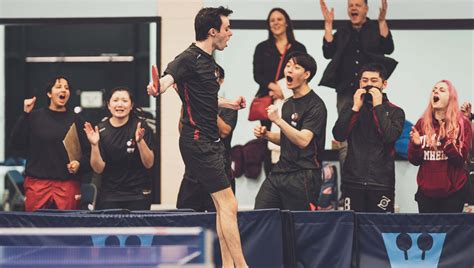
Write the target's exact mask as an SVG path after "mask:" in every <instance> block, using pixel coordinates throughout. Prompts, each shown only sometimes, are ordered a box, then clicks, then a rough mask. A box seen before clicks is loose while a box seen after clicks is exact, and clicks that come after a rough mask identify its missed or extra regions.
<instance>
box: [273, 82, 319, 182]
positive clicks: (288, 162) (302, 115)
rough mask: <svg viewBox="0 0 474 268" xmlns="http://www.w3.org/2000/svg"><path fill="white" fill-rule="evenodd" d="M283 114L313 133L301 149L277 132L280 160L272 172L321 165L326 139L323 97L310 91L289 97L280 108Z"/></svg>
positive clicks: (290, 120) (289, 122) (286, 118)
mask: <svg viewBox="0 0 474 268" xmlns="http://www.w3.org/2000/svg"><path fill="white" fill-rule="evenodd" d="M282 118H283V120H285V122H287V123H288V124H290V125H292V126H293V127H295V128H296V129H298V130H302V129H307V130H309V131H311V132H313V134H314V136H313V139H312V140H311V142H310V144H309V145H308V146H307V147H306V148H304V149H300V148H298V146H296V145H295V144H294V143H292V142H291V141H290V140H289V139H288V138H287V137H286V136H285V134H283V131H282V132H281V133H280V146H281V154H280V160H279V161H278V163H277V164H276V165H275V167H274V168H273V169H272V172H275V173H278V172H291V171H297V170H301V169H319V168H321V154H322V152H323V150H324V144H325V140H326V119H327V110H326V106H325V104H324V102H323V100H322V99H321V98H320V97H319V96H318V95H317V94H316V93H315V92H314V91H312V90H311V91H310V92H309V93H308V94H306V95H305V96H303V97H300V98H296V99H295V98H289V99H288V100H287V101H286V102H285V103H284V104H283V108H282Z"/></svg>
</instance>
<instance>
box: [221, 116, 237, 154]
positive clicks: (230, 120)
mask: <svg viewBox="0 0 474 268" xmlns="http://www.w3.org/2000/svg"><path fill="white" fill-rule="evenodd" d="M219 116H220V117H221V118H222V120H224V122H225V123H226V124H227V125H229V126H230V127H231V128H232V130H231V131H230V134H229V135H228V136H227V137H225V138H224V139H222V143H224V146H225V151H226V153H227V154H229V153H230V149H231V145H230V143H231V142H232V135H233V134H234V129H235V126H236V125H237V117H238V111H236V110H232V109H227V108H219Z"/></svg>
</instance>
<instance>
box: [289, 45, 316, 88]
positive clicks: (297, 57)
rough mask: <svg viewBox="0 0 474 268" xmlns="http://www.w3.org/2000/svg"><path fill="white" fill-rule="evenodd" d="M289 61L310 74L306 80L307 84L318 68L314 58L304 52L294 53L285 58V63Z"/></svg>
mask: <svg viewBox="0 0 474 268" xmlns="http://www.w3.org/2000/svg"><path fill="white" fill-rule="evenodd" d="M290 59H292V60H293V62H294V63H295V64H298V65H300V66H301V67H303V68H304V70H305V71H309V72H310V75H309V77H308V80H307V82H308V83H309V81H311V79H313V77H314V76H315V75H316V71H317V70H318V66H317V64H316V61H315V60H314V58H313V57H312V56H311V55H309V54H308V53H306V52H301V51H294V52H291V53H290V54H289V55H288V56H287V58H286V60H285V62H288V61H289V60H290Z"/></svg>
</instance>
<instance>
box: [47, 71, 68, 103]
mask: <svg viewBox="0 0 474 268" xmlns="http://www.w3.org/2000/svg"><path fill="white" fill-rule="evenodd" d="M61 79H64V80H66V82H67V85H68V87H69V92H71V84H70V83H69V79H67V78H66V77H65V76H64V75H58V76H55V77H53V78H51V79H50V80H49V81H48V82H47V83H46V87H45V88H44V92H45V93H46V103H47V104H48V105H49V104H50V103H51V99H50V98H49V97H48V93H51V90H52V89H53V87H54V85H56V82H57V81H58V80H61Z"/></svg>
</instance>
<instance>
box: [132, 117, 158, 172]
mask: <svg viewBox="0 0 474 268" xmlns="http://www.w3.org/2000/svg"><path fill="white" fill-rule="evenodd" d="M145 132H150V129H148V131H145V128H144V127H142V123H141V122H138V124H137V130H136V131H135V141H136V142H137V147H138V151H139V152H140V159H141V161H142V164H143V166H144V167H145V168H146V169H150V168H151V167H152V166H153V163H154V161H155V154H154V153H153V151H152V150H151V149H150V147H149V146H148V144H147V142H146V140H145V134H147V135H150V134H151V133H145ZM147 140H150V138H149V137H147Z"/></svg>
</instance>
